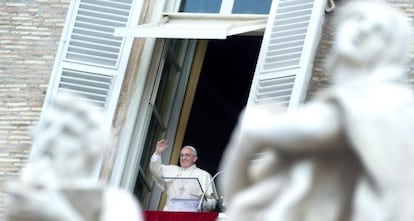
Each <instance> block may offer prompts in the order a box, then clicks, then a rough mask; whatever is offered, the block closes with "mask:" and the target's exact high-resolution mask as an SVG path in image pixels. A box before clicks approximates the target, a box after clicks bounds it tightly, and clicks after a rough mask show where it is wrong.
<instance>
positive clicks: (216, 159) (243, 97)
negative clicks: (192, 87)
mask: <svg viewBox="0 0 414 221" xmlns="http://www.w3.org/2000/svg"><path fill="white" fill-rule="evenodd" d="M261 41H262V36H234V37H230V38H228V39H226V40H210V41H209V43H208V48H207V52H206V55H205V59H204V62H203V67H202V70H201V74H200V79H199V82H198V85H197V90H196V94H195V98H194V103H193V105H192V109H191V114H190V117H189V121H188V125H187V130H186V134H185V137H184V142H183V144H184V145H192V146H194V147H196V148H197V150H198V152H199V159H198V161H197V166H198V167H200V168H202V169H205V170H207V171H208V172H210V173H211V174H212V175H214V174H215V173H216V172H217V171H218V167H219V164H220V160H221V155H222V153H223V150H224V149H225V147H226V145H227V142H228V140H229V137H230V135H231V133H232V130H233V128H234V126H235V124H236V123H237V119H238V116H239V113H240V111H241V110H242V109H243V108H244V106H245V105H246V102H247V98H248V94H249V90H250V85H251V82H252V78H253V74H254V70H255V66H256V62H257V57H258V54H259V50H260V45H261Z"/></svg>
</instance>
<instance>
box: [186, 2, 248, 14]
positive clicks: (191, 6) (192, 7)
mask: <svg viewBox="0 0 414 221" xmlns="http://www.w3.org/2000/svg"><path fill="white" fill-rule="evenodd" d="M250 1H251V0H250ZM220 6H221V0H183V1H181V7H180V12H202V13H219V12H220Z"/></svg>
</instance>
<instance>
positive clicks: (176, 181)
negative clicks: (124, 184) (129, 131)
mask: <svg viewBox="0 0 414 221" xmlns="http://www.w3.org/2000/svg"><path fill="white" fill-rule="evenodd" d="M150 171H151V173H152V175H153V178H154V180H155V182H156V183H157V185H158V186H159V187H160V188H161V189H162V190H163V191H165V192H166V193H167V201H166V204H165V207H164V211H193V212H195V211H198V210H199V209H200V208H199V206H200V198H201V196H202V195H203V192H205V196H206V199H207V200H204V201H203V203H202V209H203V210H213V209H214V208H215V206H216V203H217V200H216V199H217V192H216V187H215V184H214V180H213V179H212V176H211V175H210V173H208V172H207V171H205V170H202V169H200V168H198V167H197V166H196V165H195V164H194V165H192V166H190V167H188V168H182V167H179V166H177V165H164V164H162V163H161V155H157V154H153V155H152V157H151V162H150ZM196 178H197V179H198V181H197V179H196Z"/></svg>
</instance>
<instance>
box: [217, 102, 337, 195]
mask: <svg viewBox="0 0 414 221" xmlns="http://www.w3.org/2000/svg"><path fill="white" fill-rule="evenodd" d="M275 111H276V110H274V109H272V108H269V107H267V106H257V107H252V108H249V109H247V110H246V111H245V112H244V113H243V114H242V115H241V118H240V120H239V123H238V125H237V126H236V128H235V130H234V132H233V135H232V137H231V139H230V142H229V144H228V146H227V148H226V150H225V152H224V155H223V160H222V165H221V167H222V170H224V171H225V175H224V176H223V178H222V189H223V192H224V193H225V195H226V196H227V197H228V200H231V198H232V196H233V195H234V193H236V192H238V191H240V190H242V189H244V188H246V187H248V186H251V185H252V183H253V180H251V178H250V177H249V175H248V171H249V170H248V168H249V165H250V160H251V159H252V157H253V156H254V154H256V153H258V152H261V151H263V150H265V149H269V148H270V149H272V150H274V151H275V152H276V153H281V152H284V153H290V154H295V153H303V152H304V151H306V152H308V151H317V150H321V149H323V148H331V147H332V146H334V145H330V144H333V142H335V140H336V139H337V138H338V137H339V136H341V133H340V132H341V127H342V125H341V119H340V113H339V112H338V109H337V108H336V107H335V106H334V105H331V104H329V103H309V104H308V105H306V106H304V107H302V108H300V109H298V110H296V111H292V112H283V113H277V112H275ZM226 171H229V172H226Z"/></svg>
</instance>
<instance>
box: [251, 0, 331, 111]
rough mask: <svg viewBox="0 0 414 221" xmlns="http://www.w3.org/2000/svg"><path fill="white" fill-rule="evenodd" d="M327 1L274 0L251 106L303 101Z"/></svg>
mask: <svg viewBox="0 0 414 221" xmlns="http://www.w3.org/2000/svg"><path fill="white" fill-rule="evenodd" d="M325 5H326V1H320V0H273V3H272V6H271V9H270V13H269V18H268V22H267V25H266V30H265V33H264V36H263V42H262V46H261V49H260V53H259V58H258V62H257V65H256V71H255V74H254V77H253V83H252V87H251V90H250V95H249V99H248V105H252V104H258V103H264V102H267V103H278V104H280V105H281V106H283V107H285V108H286V109H292V108H295V107H297V106H298V105H299V104H300V103H301V102H303V99H304V96H305V94H306V90H307V85H308V81H309V78H310V75H311V70H312V65H313V59H314V56H315V52H316V49H317V46H318V44H319V38H320V32H321V29H322V25H323V18H324V9H325Z"/></svg>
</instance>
